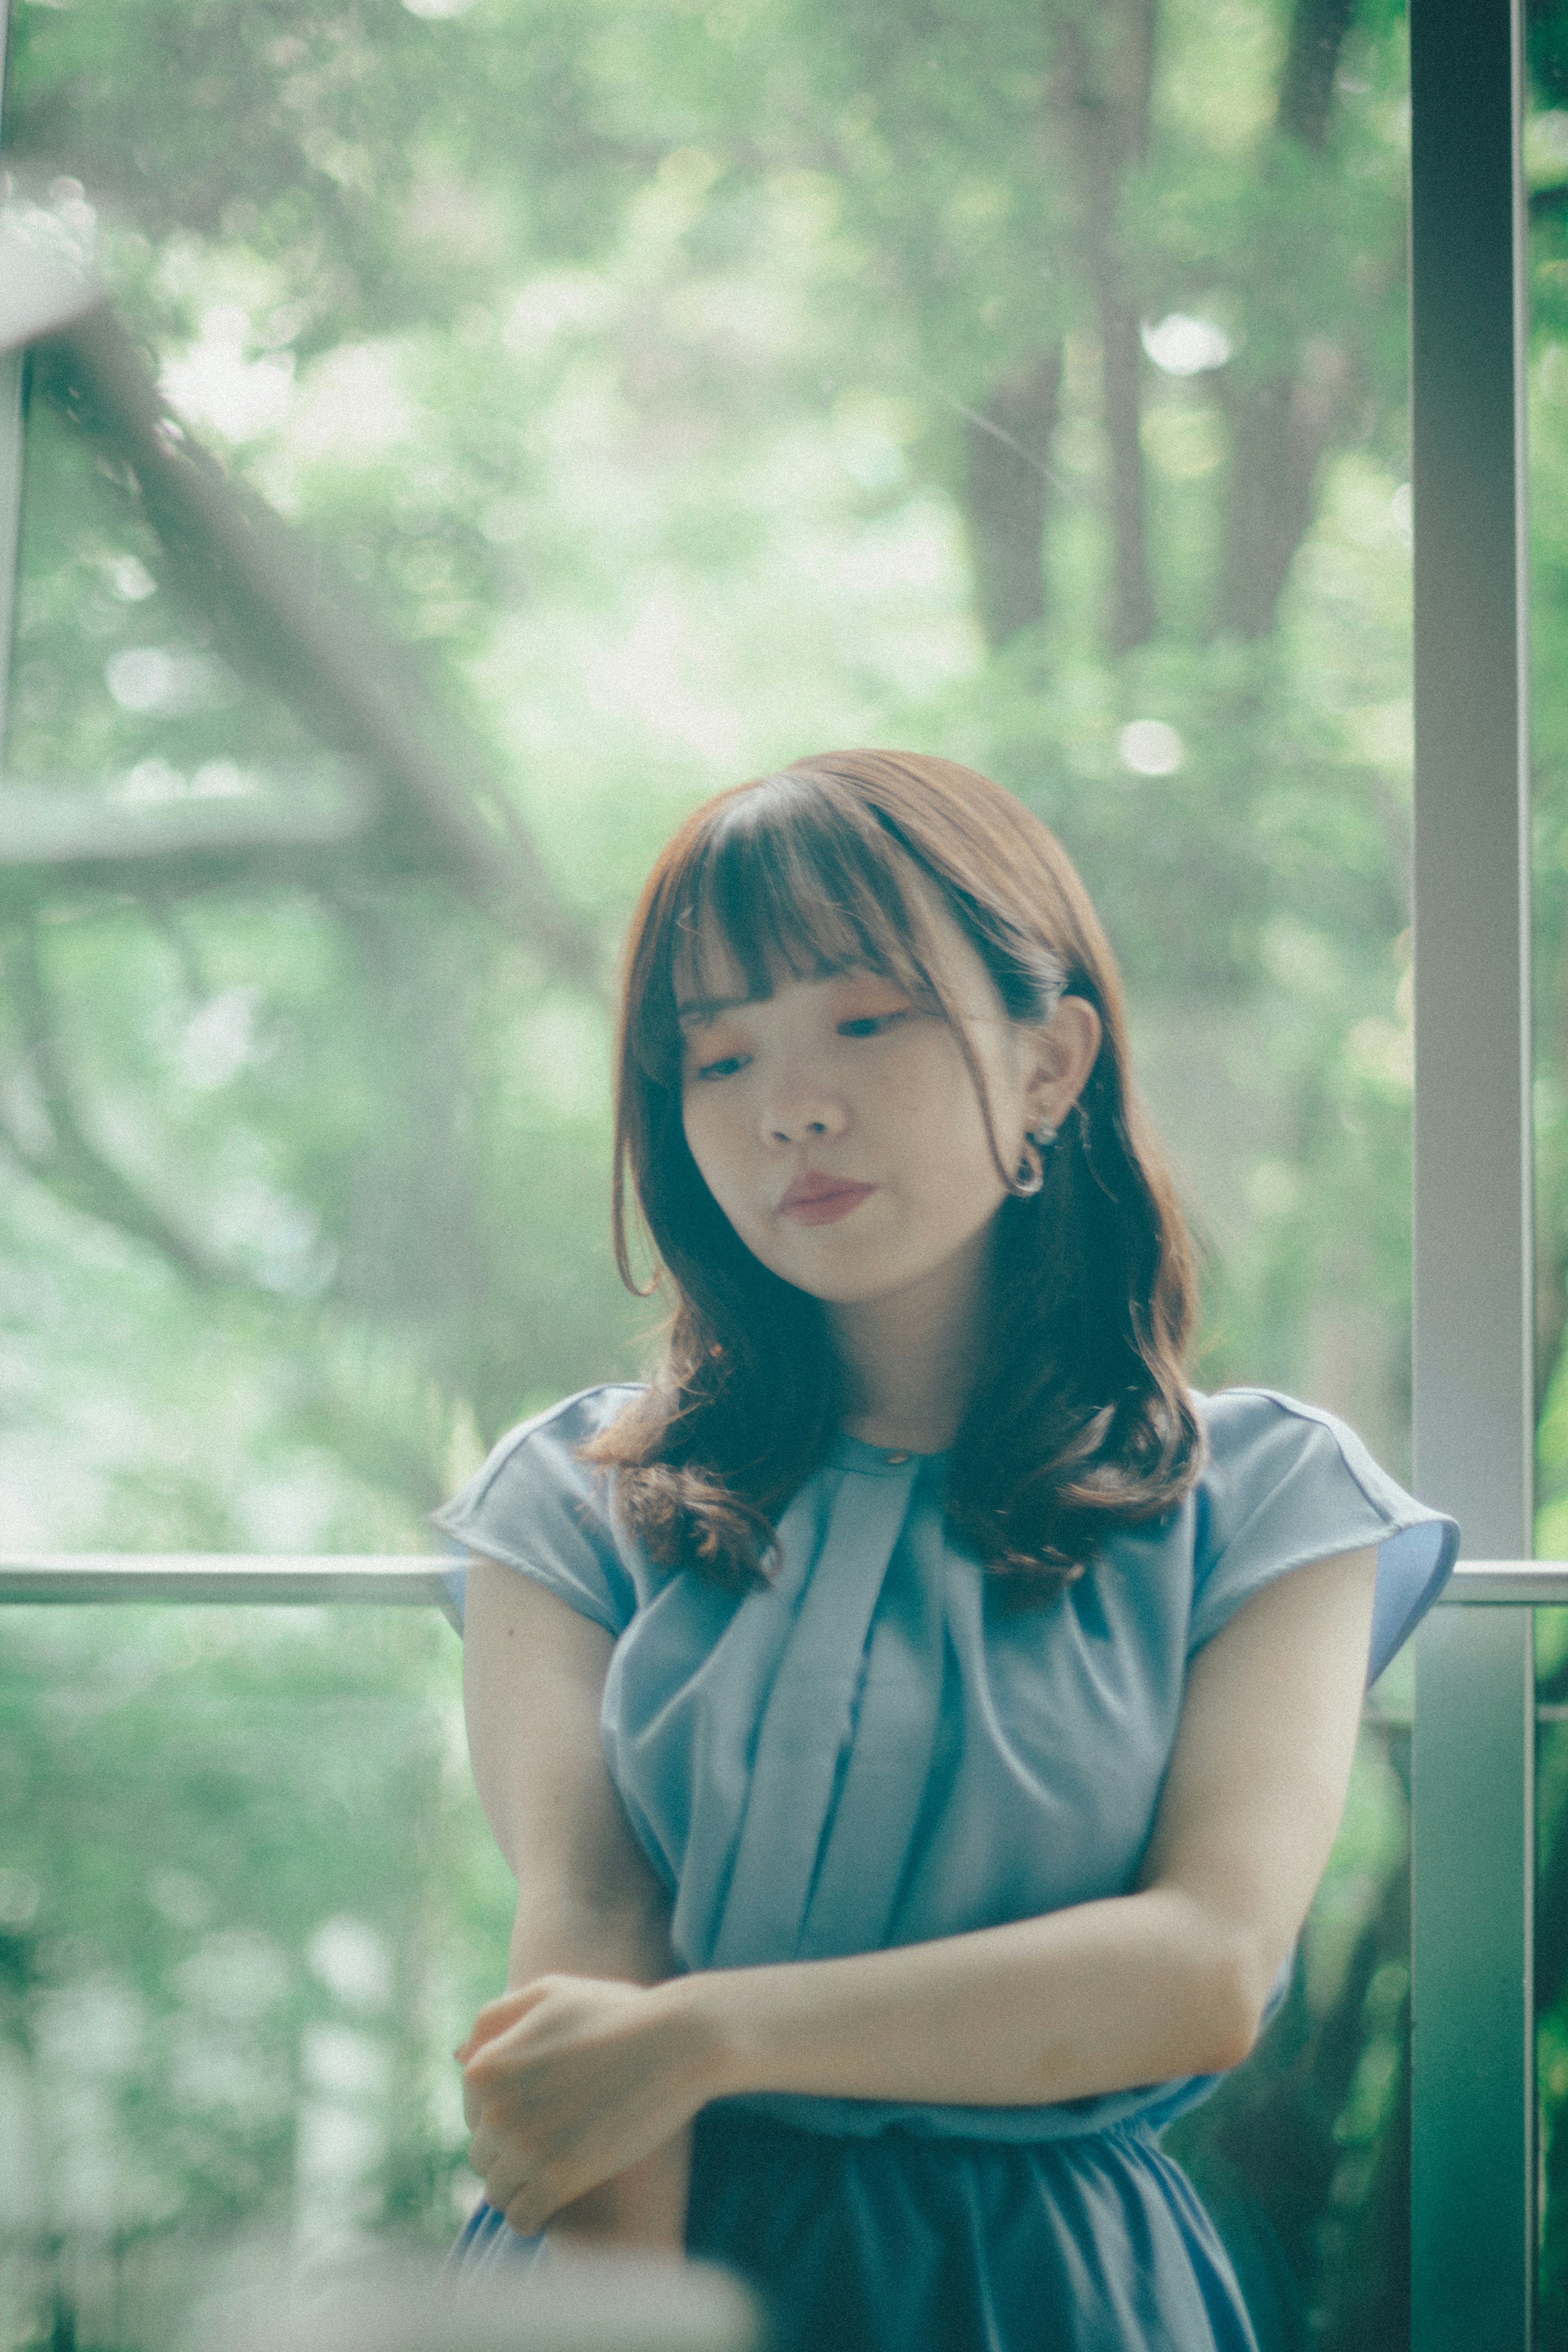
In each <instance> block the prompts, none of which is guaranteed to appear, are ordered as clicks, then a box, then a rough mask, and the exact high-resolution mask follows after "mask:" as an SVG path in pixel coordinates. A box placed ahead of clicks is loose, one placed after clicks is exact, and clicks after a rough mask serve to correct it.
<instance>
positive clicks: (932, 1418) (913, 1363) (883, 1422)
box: [828, 1235, 990, 1454]
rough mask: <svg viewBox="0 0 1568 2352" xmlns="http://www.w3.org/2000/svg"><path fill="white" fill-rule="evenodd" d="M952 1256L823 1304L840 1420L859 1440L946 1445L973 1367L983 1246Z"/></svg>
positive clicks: (924, 1448)
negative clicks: (842, 1389) (922, 1272)
mask: <svg viewBox="0 0 1568 2352" xmlns="http://www.w3.org/2000/svg"><path fill="white" fill-rule="evenodd" d="M986 1242H987V1237H986V1236H983V1235H982V1236H980V1237H979V1241H978V1244H977V1247H976V1248H975V1249H974V1250H973V1251H972V1252H966V1253H965V1254H964V1255H963V1256H962V1258H961V1259H951V1260H949V1261H948V1263H947V1264H946V1265H942V1266H938V1267H936V1269H935V1271H934V1272H933V1273H931V1274H929V1275H927V1276H924V1277H923V1278H922V1279H921V1280H920V1281H919V1282H917V1283H912V1284H911V1285H910V1286H908V1288H907V1289H904V1290H898V1291H894V1292H891V1293H889V1294H888V1295H887V1296H885V1297H881V1298H866V1299H854V1300H851V1301H849V1302H847V1303H839V1304H834V1305H831V1306H830V1307H829V1308H828V1321H829V1328H831V1332H832V1336H833V1344H834V1347H835V1348H836V1349H837V1351H838V1356H839V1360H840V1362H841V1365H842V1366H843V1370H844V1375H845V1383H846V1389H847V1393H848V1410H847V1412H845V1415H844V1426H845V1428H846V1429H847V1430H848V1432H849V1433H850V1435H851V1436H852V1437H858V1438H861V1439H862V1440H863V1441H864V1442H865V1443H866V1444H868V1445H885V1446H903V1447H907V1448H908V1450H909V1451H910V1452H911V1453H912V1454H936V1453H940V1452H941V1451H942V1449H943V1447H945V1446H946V1445H948V1444H951V1443H952V1440H953V1436H954V1433H956V1429H957V1427H958V1423H960V1421H962V1419H963V1417H964V1409H965V1406H966V1405H967V1402H968V1398H969V1391H970V1390H971V1389H972V1388H973V1386H974V1382H975V1375H976V1373H977V1370H978V1369H979V1362H980V1350H981V1345H982V1333H983V1320H984V1306H985V1300H986V1297H987V1292H988V1266H989V1257H990V1253H989V1249H988V1246H987V1245H986Z"/></svg>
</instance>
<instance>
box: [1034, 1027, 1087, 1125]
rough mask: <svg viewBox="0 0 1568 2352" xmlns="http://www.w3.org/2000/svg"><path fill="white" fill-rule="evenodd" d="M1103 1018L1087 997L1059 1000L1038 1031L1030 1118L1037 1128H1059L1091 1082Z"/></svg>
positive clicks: (1036, 1033) (1036, 1034)
mask: <svg viewBox="0 0 1568 2352" xmlns="http://www.w3.org/2000/svg"><path fill="white" fill-rule="evenodd" d="M1102 1034H1103V1032H1102V1029H1101V1024H1100V1015H1099V1013H1097V1012H1096V1011H1095V1010H1094V1007H1093V1006H1092V1004H1091V1003H1090V1002H1089V1000H1088V998H1087V997H1086V996H1063V997H1061V998H1059V999H1058V1001H1057V1006H1056V1010H1055V1012H1054V1013H1052V1014H1051V1019H1050V1020H1049V1021H1048V1022H1046V1023H1045V1024H1044V1025H1043V1027H1041V1028H1040V1029H1038V1030H1036V1032H1035V1041H1036V1043H1035V1064H1034V1075H1033V1078H1032V1081H1031V1083H1030V1090H1029V1106H1030V1119H1031V1121H1032V1123H1033V1124H1034V1125H1035V1126H1036V1127H1060V1126H1061V1122H1062V1120H1063V1119H1064V1118H1066V1117H1067V1114H1068V1112H1069V1111H1070V1110H1071V1108H1072V1106H1073V1104H1074V1103H1075V1102H1076V1101H1077V1100H1078V1097H1079V1096H1080V1095H1081V1094H1082V1091H1083V1089H1084V1087H1085V1086H1086V1085H1087V1084H1088V1081H1089V1073H1090V1071H1091V1070H1092V1068H1093V1067H1094V1063H1095V1058H1096V1056H1097V1055H1098V1054H1099V1051H1100V1039H1101V1036H1102Z"/></svg>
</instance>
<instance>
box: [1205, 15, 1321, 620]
mask: <svg viewBox="0 0 1568 2352" xmlns="http://www.w3.org/2000/svg"><path fill="white" fill-rule="evenodd" d="M1354 9H1355V0H1296V5H1295V7H1294V9H1293V11H1292V13H1291V34H1290V40H1289V43H1288V45H1287V47H1286V52H1285V64H1284V69H1283V72H1282V73H1281V78H1280V94H1279V98H1278V100H1277V103H1276V107H1275V113H1274V129H1275V133H1276V135H1277V136H1278V137H1279V138H1281V139H1288V140H1293V141H1295V142H1297V144H1298V145H1300V146H1302V147H1305V148H1307V149H1308V150H1310V151H1311V152H1312V153H1314V154H1321V153H1322V150H1323V148H1324V146H1325V145H1326V144H1327V141H1328V132H1329V121H1330V115H1331V110H1332V108H1333V87H1334V77H1335V75H1336V74H1337V72H1338V71H1339V61H1340V57H1341V54H1342V52H1343V47H1344V42H1345V36H1346V35H1347V33H1348V32H1349V30H1350V26H1351V19H1352V17H1353V16H1354ZM1349 382H1350V370H1349V368H1348V366H1347V364H1346V362H1345V360H1344V357H1343V353H1341V352H1336V351H1334V350H1333V349H1332V348H1330V347H1329V346H1326V345H1324V344H1322V343H1318V344H1315V345H1309V346H1308V347H1307V349H1306V350H1305V351H1304V352H1303V353H1302V354H1301V360H1300V361H1299V362H1298V363H1297V365H1296V366H1295V367H1294V368H1292V369H1291V370H1289V371H1288V372H1284V373H1278V374H1275V375H1271V376H1269V377H1266V378H1265V379H1264V380H1263V382H1261V383H1246V382H1245V381H1244V380H1240V379H1236V380H1233V379H1231V378H1228V377H1225V378H1222V379H1221V380H1220V384H1219V389H1218V398H1219V402H1220V405H1221V407H1222V409H1223V410H1224V413H1225V415H1226V417H1227V420H1228V424H1229V427H1230V476H1229V495H1228V502H1227V510H1226V518H1225V534H1224V542H1223V546H1224V551H1223V556H1222V568H1221V572H1220V583H1219V595H1218V611H1217V614H1216V618H1217V621H1218V626H1219V627H1220V628H1221V629H1222V630H1224V631H1226V632H1227V633H1228V634H1231V635H1237V636H1240V637H1266V636H1267V635H1269V633H1270V630H1271V629H1272V628H1273V625H1274V616H1275V614H1276V612H1277V610H1278V608H1279V603H1280V597H1281V593H1282V592H1283V589H1284V585H1285V582H1286V580H1287V579H1288V578H1289V576H1290V570H1291V563H1292V562H1294V560H1295V554H1296V550H1297V549H1298V548H1299V547H1300V545H1301V541H1302V540H1303V539H1304V538H1305V536H1306V533H1307V530H1308V528H1309V526H1310V524H1311V522H1312V509H1313V499H1314V492H1315V489H1316V486H1317V475H1318V467H1319V465H1320V464H1321V462H1322V456H1323V452H1324V450H1325V449H1326V448H1327V447H1328V446H1329V444H1330V442H1331V441H1332V440H1333V436H1334V435H1335V433H1336V431H1337V430H1338V429H1339V427H1340V425H1341V422H1342V419H1343V415H1344V413H1345V410H1346V407H1347V405H1348V403H1347V398H1346V394H1347V393H1348V390H1349Z"/></svg>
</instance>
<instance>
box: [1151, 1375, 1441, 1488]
mask: <svg viewBox="0 0 1568 2352" xmlns="http://www.w3.org/2000/svg"><path fill="white" fill-rule="evenodd" d="M1193 1402H1194V1404H1195V1405H1196V1406H1197V1416H1198V1420H1199V1422H1200V1423H1201V1424H1202V1427H1203V1433H1204V1458H1203V1463H1202V1466H1201V1468H1200V1470H1199V1473H1198V1487H1199V1491H1200V1493H1202V1494H1204V1495H1205V1496H1207V1499H1208V1501H1209V1503H1210V1505H1211V1507H1221V1508H1224V1507H1226V1506H1231V1507H1234V1506H1236V1505H1240V1506H1241V1507H1244V1508H1245V1507H1250V1506H1252V1505H1254V1504H1255V1503H1256V1502H1257V1501H1258V1499H1259V1498H1260V1496H1261V1495H1262V1494H1264V1493H1267V1492H1270V1491H1271V1490H1272V1489H1274V1488H1275V1487H1277V1486H1279V1485H1280V1484H1281V1482H1285V1483H1290V1482H1292V1481H1294V1482H1301V1481H1302V1480H1308V1481H1312V1480H1318V1479H1326V1480H1327V1481H1329V1482H1330V1483H1331V1484H1332V1485H1333V1486H1335V1487H1336V1488H1338V1487H1341V1486H1343V1487H1345V1488H1348V1489H1351V1490H1354V1492H1355V1493H1356V1494H1358V1495H1360V1496H1362V1497H1364V1500H1365V1501H1366V1503H1367V1504H1368V1505H1369V1506H1370V1507H1372V1508H1373V1509H1374V1510H1375V1511H1377V1512H1380V1513H1385V1514H1387V1515H1388V1516H1389V1517H1391V1518H1396V1519H1403V1518H1404V1517H1406V1514H1407V1513H1408V1512H1409V1511H1410V1510H1411V1509H1412V1508H1418V1506H1413V1505H1412V1502H1411V1497H1410V1496H1408V1495H1407V1494H1406V1492H1405V1490H1404V1488H1403V1487H1402V1486H1399V1485H1398V1484H1397V1482H1396V1480H1395V1479H1393V1478H1391V1477H1390V1476H1389V1475H1388V1473H1387V1471H1385V1470H1384V1469H1382V1468H1381V1467H1380V1466H1379V1465H1378V1464H1377V1463H1376V1462H1375V1460H1374V1459H1373V1456H1372V1454H1370V1453H1369V1452H1368V1450H1367V1448H1366V1446H1365V1445H1364V1444H1363V1443H1362V1441H1361V1439H1360V1438H1359V1437H1358V1436H1357V1435H1356V1433H1355V1432H1354V1429H1352V1428H1351V1426H1350V1425H1349V1423H1347V1422H1344V1421H1342V1420H1341V1419H1340V1417H1339V1415H1338V1414H1337V1413H1334V1412H1328V1411H1327V1410H1326V1409H1325V1408H1324V1407H1323V1406H1322V1405H1316V1404H1307V1403H1303V1402H1302V1401H1301V1398H1300V1397H1293V1396H1287V1395H1285V1394H1284V1393H1283V1391H1281V1390H1279V1389H1268V1388H1256V1387H1245V1388H1228V1389H1219V1390H1216V1391H1214V1392H1213V1393H1211V1394H1206V1393H1205V1392H1204V1391H1201V1390H1194V1391H1193Z"/></svg>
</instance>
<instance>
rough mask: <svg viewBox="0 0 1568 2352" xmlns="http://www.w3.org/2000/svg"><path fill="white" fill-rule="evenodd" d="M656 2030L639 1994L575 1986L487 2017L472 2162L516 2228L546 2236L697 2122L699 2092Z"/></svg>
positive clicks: (466, 2097)
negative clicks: (566, 2208) (544, 2231)
mask: <svg viewBox="0 0 1568 2352" xmlns="http://www.w3.org/2000/svg"><path fill="white" fill-rule="evenodd" d="M657 2019H658V2012H657V2011H656V2009H655V2007H654V2005H653V2000H652V1997H651V1996H650V1995H649V1994H648V1993H647V1992H646V1991H644V1990H643V1989H642V1988H640V1987H637V1986H633V1985H630V1984H626V1983H614V1982H611V1981H608V1980H605V1979H589V1978H572V1977H547V1978H540V1979H538V1981H537V1982H536V1983H535V1984H533V1985H530V1986H528V1987H526V1988H525V1989H524V1990H523V1991H522V1992H520V1993H516V1994H508V1995H507V1998H506V1999H505V2000H501V2001H494V2002H492V2003H491V2004H490V2005H489V2008H488V2010H487V2011H481V2012H480V2019H479V2021H477V2023H476V2033H475V2035H474V2036H471V2037H470V2040H471V2042H472V2043H473V2047H472V2050H471V2053H470V2055H469V2057H468V2059H467V2061H466V2063H465V2067H464V2076H463V2105H464V2113H465V2116H467V2118H468V2122H469V2124H470V2126H471V2127H472V2129H473V2131H474V2143H473V2147H472V2150H471V2153H470V2162H471V2163H472V2164H473V2166H474V2169H475V2170H476V2172H477V2173H479V2174H480V2175H481V2176H482V2178H483V2179H484V2181H485V2184H486V2195H487V2196H488V2198H489V2200H490V2203H491V2204H492V2205H493V2206H495V2207H496V2208H497V2210H499V2211H502V2212H504V2213H506V2215H507V2219H508V2221H511V2222H512V2224H513V2226H514V2227H515V2228H521V2227H522V2226H523V2222H524V2221H527V2223H528V2227H529V2228H530V2229H534V2230H537V2229H539V2228H541V2227H542V2226H543V2224H544V2222H545V2221H548V2220H549V2217H550V2215H551V2214H552V2213H554V2212H556V2211H558V2210H559V2209H560V2207H562V2206H563V2205H568V2204H570V2203H571V2202H573V2200H575V2199H577V2198H578V2197H580V2196H581V2195H583V2194H584V2193H585V2192H586V2191H588V2190H589V2189H594V2188H597V2187H598V2186H599V2184H600V2183H601V2181H604V2180H608V2179H612V2178H614V2177H615V2176H616V2175H618V2174H620V2173H621V2172H622V2171H624V2170H625V2169H626V2168H628V2167H629V2166H631V2165H632V2164H635V2163H637V2162H638V2161H640V2160H641V2158H643V2157H644V2156H646V2155H647V2154H649V2153H650V2152H651V2150H652V2149H653V2148H654V2147H660V2146H662V2145H663V2143H664V2141H665V2140H667V2139H668V2138H670V2137H672V2135H673V2134H674V2133H675V2132H676V2131H678V2130H680V2129H681V2128H682V2126H684V2125H685V2124H686V2123H687V2122H688V2121H689V2120H690V2117H691V2116H692V2114H693V2113H694V2111H695V2107H696V2106H697V2105H700V2104H701V2092H700V2089H699V2088H698V2087H697V2086H696V2085H695V2084H693V2083H690V2082H688V2081H686V2080H685V2074H686V2073H687V2069H686V2068H685V2066H684V2065H682V2064H681V2063H680V2057H679V2052H678V2049H676V2048H675V2047H673V2046H672V2045H671V2042H670V2037H669V2035H668V2032H666V2031H664V2030H662V2029H661V2028H660V2027H659V2025H658V2021H657ZM481 2024H482V2025H484V2026H485V2027H486V2028H488V2029H490V2030H489V2031H488V2032H486V2034H485V2035H484V2036H483V2037H480V2035H479V2030H478V2029H479V2025H481ZM518 2216H521V2217H522V2219H518V2218H517V2217H518Z"/></svg>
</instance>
